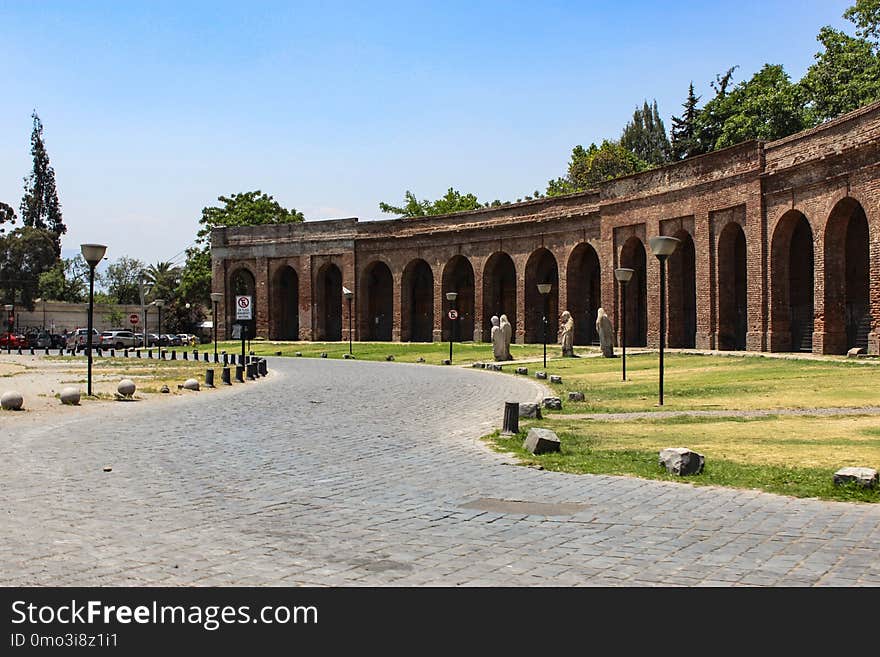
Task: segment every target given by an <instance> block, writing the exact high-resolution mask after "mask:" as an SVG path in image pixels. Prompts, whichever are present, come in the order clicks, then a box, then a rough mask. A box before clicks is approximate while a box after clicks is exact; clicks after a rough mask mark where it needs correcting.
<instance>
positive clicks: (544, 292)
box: [538, 283, 553, 369]
mask: <svg viewBox="0 0 880 657" xmlns="http://www.w3.org/2000/svg"><path fill="white" fill-rule="evenodd" d="M552 287H553V284H552V283H538V292H540V293H541V296H542V297H544V320H543V324H544V369H547V315H549V314H550V290H551V288H552Z"/></svg>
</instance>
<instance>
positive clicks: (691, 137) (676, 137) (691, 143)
mask: <svg viewBox="0 0 880 657" xmlns="http://www.w3.org/2000/svg"><path fill="white" fill-rule="evenodd" d="M698 102H700V97H699V96H696V95H694V83H693V82H691V85H690V87H688V97H687V100H686V101H685V102H684V104H683V105H682V107H683V108H684V113H683V114H682V115H681V116H680V117H678V116H673V117H672V130H671V131H670V132H671V133H672V159H673V160H683V159H685V158H686V157H691V156H693V155H698V154H699V153H700V149H699V144H698V143H697V139H696V121H697V116H698V115H699V113H700V110H698V109H697V103H698Z"/></svg>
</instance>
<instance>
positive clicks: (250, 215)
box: [196, 190, 305, 246]
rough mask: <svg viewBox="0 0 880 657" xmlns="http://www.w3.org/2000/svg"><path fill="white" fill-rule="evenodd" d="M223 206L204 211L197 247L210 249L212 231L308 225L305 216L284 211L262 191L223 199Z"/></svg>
mask: <svg viewBox="0 0 880 657" xmlns="http://www.w3.org/2000/svg"><path fill="white" fill-rule="evenodd" d="M217 200H218V201H220V203H222V206H220V207H218V206H211V207H206V208H203V209H202V218H201V219H199V224H200V225H201V228H199V232H198V233H197V234H196V243H197V244H199V245H200V246H204V245H207V244H208V243H209V241H210V236H211V229H213V228H216V227H218V226H262V225H265V224H290V223H296V222H298V221H304V220H305V217H304V216H303V214H302V212H299V211H298V210H296V209H295V208H290V209H289V210H288V209H287V208H284V207H282V206H281V204H280V203H278V201H276V200H275V199H274V198H272V197H271V196H269V195H268V194H264V193H263V192H261V191H260V190H256V191H253V192H244V193H241V194H233V195H232V196H219V197H218V198H217Z"/></svg>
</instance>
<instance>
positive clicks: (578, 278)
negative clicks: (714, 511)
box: [211, 103, 880, 354]
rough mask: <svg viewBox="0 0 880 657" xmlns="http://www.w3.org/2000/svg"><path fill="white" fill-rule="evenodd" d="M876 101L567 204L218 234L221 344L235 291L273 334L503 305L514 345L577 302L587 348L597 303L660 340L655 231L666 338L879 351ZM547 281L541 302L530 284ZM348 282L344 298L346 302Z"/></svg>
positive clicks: (439, 320) (423, 335) (408, 322)
mask: <svg viewBox="0 0 880 657" xmlns="http://www.w3.org/2000/svg"><path fill="white" fill-rule="evenodd" d="M878 162H880V103H875V104H873V105H869V106H866V107H864V108H861V109H859V110H857V111H855V112H852V113H850V114H847V115H844V116H842V117H840V118H838V119H836V120H834V121H831V122H828V123H826V124H824V125H822V126H819V127H817V128H814V129H812V130H808V131H805V132H803V133H799V134H796V135H793V136H791V137H787V138H785V139H782V140H779V141H776V142H769V143H765V142H758V141H753V142H747V143H743V144H739V145H737V146H733V147H731V148H727V149H724V150H721V151H717V152H715V153H710V154H708V155H704V156H701V157H696V158H692V159H689V160H686V161H683V162H679V163H675V164H671V165H668V166H665V167H662V168H659V169H654V170H651V171H647V172H643V173H640V174H636V175H632V176H627V177H625V178H620V179H617V180H613V181H609V182H607V183H604V184H603V185H601V186H600V187H599V188H598V189H596V190H593V191H589V192H583V193H578V194H571V195H568V196H563V197H557V198H548V199H539V200H535V201H528V202H525V203H517V204H511V205H506V206H502V207H500V208H491V209H489V208H487V209H482V210H475V211H471V212H462V213H456V214H452V215H444V216H439V217H428V218H412V219H394V220H385V221H370V222H358V220H357V219H355V218H349V219H339V220H332V221H312V222H306V223H304V224H297V225H281V226H254V227H241V228H217V229H215V230H214V232H213V233H212V238H211V240H212V242H211V243H212V257H213V289H214V290H215V291H219V292H224V300H223V302H222V304H221V309H220V316H221V317H223V318H224V320H223V321H221V322H220V324H219V329H220V333H221V335H222V336H224V337H225V336H227V335H229V333H230V330H231V324H232V322H233V321H234V309H233V299H234V296H235V294H237V293H248V294H252V295H254V297H255V309H256V319H255V325H254V326H253V331H255V333H256V335H258V336H262V337H266V338H269V339H288V340H290V339H301V340H347V339H348V337H349V326H351V332H352V334H353V338H354V339H356V340H394V341H398V340H400V341H436V340H445V339H448V337H449V330H450V323H449V320H447V319H446V318H447V311H448V309H449V308H450V304H449V302H448V301H447V300H446V297H445V294H446V292H449V291H456V292H458V299H457V300H456V302H455V303H456V308H457V310H458V311H459V313H460V319H459V320H458V323H457V325H456V326H455V328H454V330H455V332H456V333H455V336H456V338H457V339H460V340H471V339H473V340H487V339H488V336H489V329H490V328H491V325H490V318H491V316H492V315H495V314H498V315H500V314H501V313H506V314H507V315H508V317H509V318H510V320H511V323H512V324H513V326H514V330H515V339H516V341H517V342H523V341H528V342H540V341H541V337H540V336H541V335H542V329H541V320H542V316H543V313H544V304H545V303H546V305H547V308H548V310H549V312H548V318H549V328H548V333H549V335H550V338H551V340H555V338H556V334H557V333H556V332H557V328H558V317H559V314H560V313H561V312H562V311H563V310H565V309H569V310H571V311H572V313H573V316H574V318H575V322H576V325H577V326H578V330H577V332H576V338H575V343H576V344H588V343H595V342H596V336H595V331H594V330H593V329H592V325H593V323H594V321H595V316H596V310H597V309H598V308H599V307H600V306H601V307H604V308H605V311H606V312H607V313H608V314H609V315H610V317H611V318H612V322H613V323H614V326H615V330H617V331H618V333H619V332H620V328H621V327H620V323H621V318H622V313H621V303H620V302H619V300H620V298H621V293H622V290H621V288H620V286H619V284H618V283H617V281H616V279H615V277H614V269H615V268H617V267H631V268H633V269H635V270H636V274H635V276H634V278H633V281H632V282H631V283H630V284H629V285H628V286H627V287H626V289H625V293H626V315H627V318H626V323H627V330H626V338H627V344H629V345H635V346H638V345H648V346H656V345H657V344H659V326H660V321H659V317H658V312H657V309H658V305H659V293H660V290H659V287H660V283H659V281H660V274H659V267H660V265H659V262H658V260H657V259H656V258H655V257H654V256H653V255H652V254H651V253H650V250H649V249H648V239H649V238H650V237H652V236H654V235H661V234H662V235H673V236H676V237H679V238H680V239H681V240H682V242H681V245H680V247H679V248H678V249H677V250H676V252H675V253H674V254H673V255H672V256H671V257H670V259H669V262H668V273H669V276H668V292H667V295H668V296H667V298H668V301H669V303H668V309H669V310H668V320H669V321H668V331H667V338H668V344H669V345H670V346H677V347H691V346H692V347H696V348H703V349H706V348H708V349H749V350H754V351H813V352H815V353H845V352H846V350H847V348H849V347H852V346H864V347H865V348H866V349H867V350H868V352H869V353H872V354H878V353H880V169H878ZM543 282H550V283H552V291H551V292H550V294H549V295H548V298H547V299H546V300H545V299H542V298H541V295H540V294H538V292H537V289H536V286H537V284H538V283H543ZM342 286H345V287H347V288H348V289H350V290H352V291H353V292H354V296H353V299H352V302H351V313H352V314H353V317H351V318H349V305H348V303H347V302H346V301H345V299H344V298H343V297H342V295H341V287H342Z"/></svg>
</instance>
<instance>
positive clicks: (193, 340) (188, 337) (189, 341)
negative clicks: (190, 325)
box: [177, 333, 199, 347]
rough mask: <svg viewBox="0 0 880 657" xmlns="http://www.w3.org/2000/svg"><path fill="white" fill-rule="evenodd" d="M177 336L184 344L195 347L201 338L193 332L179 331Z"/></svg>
mask: <svg viewBox="0 0 880 657" xmlns="http://www.w3.org/2000/svg"><path fill="white" fill-rule="evenodd" d="M177 337H178V338H180V343H181V344H182V345H183V346H187V345H188V346H190V347H195V346H196V345H197V344H198V343H199V339H198V338H197V337H196V336H194V335H193V334H192V333H178V334H177Z"/></svg>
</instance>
